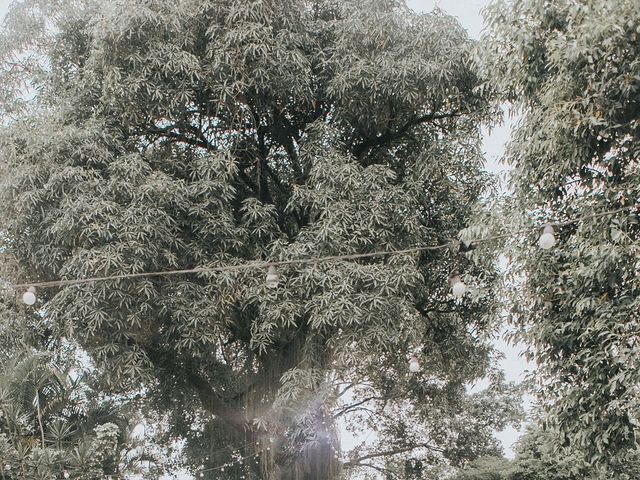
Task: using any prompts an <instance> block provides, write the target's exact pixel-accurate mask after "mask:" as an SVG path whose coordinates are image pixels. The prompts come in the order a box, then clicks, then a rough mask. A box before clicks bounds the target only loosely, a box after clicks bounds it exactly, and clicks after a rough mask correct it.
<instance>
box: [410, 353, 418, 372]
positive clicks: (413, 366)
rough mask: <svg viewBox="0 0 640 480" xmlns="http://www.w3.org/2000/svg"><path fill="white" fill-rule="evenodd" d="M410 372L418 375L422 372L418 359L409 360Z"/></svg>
mask: <svg viewBox="0 0 640 480" xmlns="http://www.w3.org/2000/svg"><path fill="white" fill-rule="evenodd" d="M409 371H410V372H411V373H417V372H419V371H420V362H419V361H418V359H417V358H416V357H411V359H410V360H409Z"/></svg>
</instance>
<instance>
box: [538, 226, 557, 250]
mask: <svg viewBox="0 0 640 480" xmlns="http://www.w3.org/2000/svg"><path fill="white" fill-rule="evenodd" d="M555 244H556V237H554V236H553V227H552V226H551V225H547V226H546V227H544V230H543V232H542V235H540V238H539V239H538V245H539V246H540V248H541V249H543V250H549V249H550V248H552V247H553V246H554V245H555Z"/></svg>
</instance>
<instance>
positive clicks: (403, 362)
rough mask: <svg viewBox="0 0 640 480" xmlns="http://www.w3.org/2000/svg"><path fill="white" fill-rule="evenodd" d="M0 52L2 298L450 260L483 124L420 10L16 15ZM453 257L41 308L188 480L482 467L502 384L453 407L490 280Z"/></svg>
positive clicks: (106, 295) (84, 297) (477, 346)
mask: <svg viewBox="0 0 640 480" xmlns="http://www.w3.org/2000/svg"><path fill="white" fill-rule="evenodd" d="M3 35H4V37H3V42H2V46H3V48H2V54H3V57H2V88H3V90H2V91H3V93H4V95H5V97H7V100H6V101H5V102H4V105H3V109H4V113H5V118H6V122H5V124H6V128H4V129H3V130H2V138H1V140H0V142H1V147H2V155H3V159H4V163H3V167H4V171H3V175H4V177H5V178H6V179H7V181H6V182H3V186H2V198H3V206H2V218H3V230H4V232H5V236H6V244H7V248H11V249H12V251H13V252H14V255H15V256H16V257H17V258H18V259H19V262H20V265H21V267H22V269H23V272H24V273H23V274H22V276H21V277H20V278H19V279H18V280H19V281H27V280H29V281H34V282H35V281H50V280H56V279H69V280H73V279H83V278H87V277H95V276H114V275H115V276H119V275H123V274H137V273H143V272H154V271H166V270H176V269H191V268H195V267H199V268H203V269H206V268H210V269H212V268H218V267H232V266H237V265H243V264H245V263H247V262H254V261H260V260H262V261H282V260H296V259H307V258H317V257H323V256H329V255H351V254H356V253H371V252H376V251H388V250H399V249H406V248H409V247H414V246H420V245H436V244H442V243H447V242H450V240H451V239H452V238H456V236H457V235H458V232H459V231H460V230H461V229H462V228H464V227H465V226H466V225H467V222H468V221H469V218H470V215H471V213H472V212H473V206H474V205H475V204H476V202H477V200H478V198H479V197H480V196H481V195H482V193H483V192H484V190H485V188H486V187H487V185H488V177H487V175H486V174H484V173H483V172H482V163H483V159H482V156H481V152H480V149H479V137H480V132H479V126H480V123H481V122H482V121H485V120H488V119H490V118H491V117H492V114H493V112H492V109H491V108H490V106H489V105H490V103H489V102H488V101H487V99H486V98H485V93H484V92H485V91H486V90H485V89H482V88H477V87H479V86H480V85H481V84H482V79H481V78H479V77H478V74H477V72H476V67H475V64H474V62H473V60H472V53H471V52H472V49H473V42H472V41H471V40H470V39H469V38H468V37H467V35H466V33H465V32H464V30H463V29H462V28H461V27H460V25H459V24H458V23H457V22H456V21H455V20H453V19H452V18H450V17H448V16H446V15H444V14H442V13H441V12H434V13H431V14H424V15H418V14H415V13H413V12H411V11H410V10H408V9H407V8H406V6H405V5H404V3H403V2H400V1H395V0H367V1H365V2H361V1H359V2H355V1H351V0H345V1H331V0H316V1H312V0H278V1H276V0H255V1H249V2H247V1H245V0H242V1H240V0H208V1H202V0H178V1H174V2H166V1H164V0H121V1H112V2H111V1H110V2H100V1H92V0H84V1H71V0H57V1H54V0H49V1H47V0H26V1H23V2H19V3H16V4H15V5H14V6H13V8H12V10H11V12H10V14H9V17H8V21H7V23H6V25H5V29H4V34H3ZM12 92H13V93H14V94H15V93H16V92H19V93H20V96H19V98H18V99H17V100H16V98H15V97H11V93H12ZM451 247H452V248H447V249H440V250H433V251H422V252H415V253H406V254H395V255H382V256H371V257H368V258H363V259H342V260H333V261H324V262H314V263H305V264H295V265H288V266H281V267H279V268H278V274H279V282H278V284H277V287H276V288H268V287H267V286H266V284H265V275H266V273H267V272H266V269H264V268H254V269H229V268H227V269H225V270H208V271H206V270H205V271H201V272H200V273H198V274H190V275H156V276H149V277H144V278H115V279H113V278H112V279H108V280H103V281H91V282H88V283H81V284H71V285H62V286H57V287H53V288H41V289H39V290H38V298H39V302H40V303H38V304H37V306H43V309H42V315H44V316H45V317H46V321H47V322H48V324H49V325H50V329H51V330H50V331H51V335H53V336H55V337H57V338H73V339H74V340H75V341H77V342H79V343H80V344H81V345H82V347H83V348H84V349H85V350H86V352H87V353H88V354H89V355H90V356H91V358H92V359H93V361H94V362H95V363H96V365H97V366H98V368H99V369H100V371H101V372H102V373H103V379H104V382H105V385H108V387H109V389H110V390H109V391H110V392H112V393H115V392H120V393H127V392H139V393H142V394H144V395H145V398H148V399H149V400H150V401H152V402H154V404H153V405H154V408H157V409H159V410H160V411H161V412H164V413H165V414H166V419H167V422H168V425H170V426H171V431H170V432H169V435H170V436H171V438H183V439H186V444H185V447H184V452H185V454H186V455H187V457H188V458H189V459H190V460H189V462H188V463H189V465H190V466H191V467H192V468H193V469H194V470H196V471H200V473H201V474H203V475H204V476H205V477H210V478H220V477H224V476H228V477H229V478H235V477H236V476H241V475H247V476H261V477H262V478H305V479H314V478H317V479H321V478H322V479H324V478H335V477H336V476H337V475H338V471H339V470H340V468H341V467H342V466H344V467H349V468H362V467H364V468H370V469H373V470H374V471H375V470H380V469H382V470H380V471H384V469H385V468H386V467H384V466H380V464H378V463H376V461H377V460H378V459H380V458H382V457H386V456H394V455H403V454H404V455H407V454H408V453H412V452H417V453H416V454H419V455H421V458H422V460H424V459H432V460H429V461H433V462H436V461H438V462H445V463H453V464H455V463H462V462H464V461H465V460H466V459H470V458H474V457H475V456H477V455H478V454H479V453H492V452H495V451H496V449H497V445H496V444H495V440H491V434H490V432H491V428H492V427H493V426H500V425H502V424H504V421H505V414H511V413H513V412H514V409H513V408H512V406H513V402H512V399H511V398H510V396H509V394H508V392H507V391H506V390H504V389H503V388H502V387H501V381H500V378H499V375H497V376H495V378H496V379H497V380H496V381H495V382H494V384H493V385H494V386H493V389H492V390H490V391H489V393H486V394H481V395H474V396H467V395H466V393H465V385H466V384H467V382H469V381H471V380H473V379H476V378H478V377H481V376H483V375H484V374H485V372H486V371H487V368H488V367H489V364H490V361H491V351H492V348H491V346H490V335H489V334H490V333H491V331H492V329H493V327H494V321H493V319H494V318H495V316H494V313H495V302H494V298H493V295H492V284H493V282H494V277H495V271H494V266H493V263H492V259H491V258H488V257H482V256H477V257H476V261H471V260H470V259H469V258H468V257H467V256H465V255H464V254H461V253H460V252H459V251H458V248H457V247H456V245H455V242H454V243H452V244H451ZM453 271H458V272H460V273H462V275H463V278H464V279H465V281H466V282H467V284H469V286H470V293H469V294H468V295H467V296H466V297H465V298H464V299H462V300H456V299H454V298H453V297H452V296H451V295H450V293H449V286H448V283H447V279H448V277H449V275H450V274H451V273H452V272H453ZM412 355H413V356H416V357H417V359H418V360H419V362H420V364H421V371H420V372H419V373H415V374H410V372H409V369H408V364H407V362H408V359H409V357H410V356H412ZM496 405H498V406H499V407H500V408H499V409H496ZM356 411H360V412H363V411H368V412H370V415H372V417H371V418H373V419H374V420H371V421H370V425H371V427H372V428H378V430H379V432H380V436H379V437H378V438H380V439H381V443H380V444H375V443H374V445H373V447H371V446H368V447H367V449H366V451H361V450H358V451H357V452H356V454H354V455H353V456H352V457H349V458H346V459H342V461H339V460H338V457H339V454H337V453H336V452H337V451H339V445H338V441H337V431H336V419H338V418H340V417H341V416H342V415H346V414H349V413H353V412H356ZM394 412H400V416H399V417H398V418H397V419H396V421H392V420H393V414H394ZM474 412H475V413H477V415H472V414H473V413H474ZM375 419H378V420H379V421H377V422H376V421H375ZM422 460H420V461H422ZM416 461H417V460H416ZM407 462H409V464H410V465H409V466H411V465H413V463H412V462H413V460H411V459H408V460H407ZM414 463H415V462H414ZM411 468H413V467H411ZM411 468H409V470H411ZM405 470H406V469H405ZM412 471H413V470H412ZM403 474H404V473H403Z"/></svg>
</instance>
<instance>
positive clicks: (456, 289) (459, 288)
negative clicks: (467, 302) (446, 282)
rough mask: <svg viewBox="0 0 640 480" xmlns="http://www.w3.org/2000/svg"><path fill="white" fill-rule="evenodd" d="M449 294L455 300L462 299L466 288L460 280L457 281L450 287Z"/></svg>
mask: <svg viewBox="0 0 640 480" xmlns="http://www.w3.org/2000/svg"><path fill="white" fill-rule="evenodd" d="M451 293H453V296H454V297H456V298H462V297H463V296H464V294H465V293H467V286H466V285H465V284H464V282H463V281H462V280H459V281H457V282H456V283H454V284H453V286H452V287H451Z"/></svg>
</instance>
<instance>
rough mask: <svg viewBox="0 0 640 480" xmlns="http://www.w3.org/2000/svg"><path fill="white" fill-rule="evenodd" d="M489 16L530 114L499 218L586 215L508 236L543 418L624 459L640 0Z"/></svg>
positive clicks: (639, 181) (507, 94) (511, 96)
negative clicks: (551, 232)
mask: <svg viewBox="0 0 640 480" xmlns="http://www.w3.org/2000/svg"><path fill="white" fill-rule="evenodd" d="M488 18H489V22H490V24H491V26H492V30H491V32H490V33H489V34H488V36H487V38H486V39H485V46H486V49H487V51H488V57H487V58H488V59H489V60H488V62H489V64H488V69H489V70H490V71H491V72H492V73H494V74H495V75H496V80H497V85H498V88H499V89H500V91H501V92H502V93H503V95H504V98H505V100H508V101H510V102H512V104H513V106H514V108H515V110H516V111H517V112H519V113H520V114H521V120H520V122H519V125H518V127H517V128H516V130H515V131H514V133H513V138H512V141H511V144H510V146H509V148H508V151H507V154H506V159H507V161H508V162H509V163H510V164H511V165H512V166H513V175H512V187H513V189H514V194H515V195H514V198H513V199H512V201H511V202H510V204H509V205H508V206H507V208H505V211H504V212H503V213H504V216H503V217H502V218H501V223H502V224H505V225H507V226H508V228H509V229H511V230H518V229H520V228H522V227H526V226H530V225H532V224H538V225H539V224H541V223H544V222H557V221H560V222H562V221H565V220H573V219H577V218H579V217H582V216H587V217H588V218H585V219H584V220H582V221H579V222H577V223H573V224H571V225H567V226H564V227H562V228H559V229H557V232H556V238H557V240H558V244H557V245H556V247H554V248H553V249H551V250H549V251H542V250H540V249H538V247H537V245H536V243H535V240H536V239H535V238H534V237H533V236H521V237H517V238H515V239H514V240H513V241H512V242H510V243H509V244H508V249H507V251H508V252H509V254H510V256H511V262H510V265H511V275H510V281H511V285H513V286H514V287H515V288H514V291H513V292H512V293H513V296H514V299H513V300H514V301H513V311H512V313H513V318H514V321H515V322H516V325H518V327H519V328H520V330H521V333H522V335H523V338H524V339H525V341H526V342H527V343H529V344H530V345H532V353H533V354H534V355H535V358H536V361H537V362H538V365H539V378H540V380H541V381H540V393H541V398H542V399H543V400H544V402H545V404H546V406H547V407H548V413H549V417H548V419H547V420H548V422H547V424H548V426H552V427H557V429H558V431H559V432H560V433H561V438H562V441H561V443H562V444H564V445H566V446H571V447H573V448H575V450H576V451H578V452H586V453H585V458H584V460H586V461H587V462H588V463H590V464H591V465H596V464H597V465H600V466H606V465H608V466H609V467H612V468H624V464H625V462H627V461H629V458H628V456H629V455H632V453H631V452H633V451H634V450H636V449H637V447H638V441H637V435H638V427H639V425H640V423H639V420H638V418H639V415H640V396H639V395H638V391H639V390H638V389H639V382H640V369H639V368H638V367H639V366H640V365H639V363H638V362H640V357H639V356H638V354H637V351H638V339H639V338H640V337H639V335H638V334H639V332H640V314H639V312H640V280H639V279H640V276H639V275H638V273H639V272H640V262H639V260H638V259H639V258H640V257H639V251H640V250H639V249H640V239H639V234H638V232H639V228H638V224H639V218H638V209H637V208H631V207H633V206H634V205H636V204H638V202H639V200H640V163H639V162H638V158H639V156H640V144H639V143H638V140H639V138H640V103H639V101H640V100H639V99H640V96H639V90H640V3H639V2H637V1H636V0H620V1H616V2H610V1H606V0H589V1H587V0H579V1H573V0H558V1H553V2H548V1H546V0H526V1H518V2H511V3H505V2H497V3H496V4H495V5H494V6H492V7H491V8H490V9H489V10H488ZM618 209H619V211H617V213H613V214H607V215H605V216H598V214H599V213H601V212H607V211H611V210H618ZM593 215H595V216H593ZM573 467H574V468H575V469H579V468H580V465H579V462H575V463H574V465H573Z"/></svg>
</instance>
